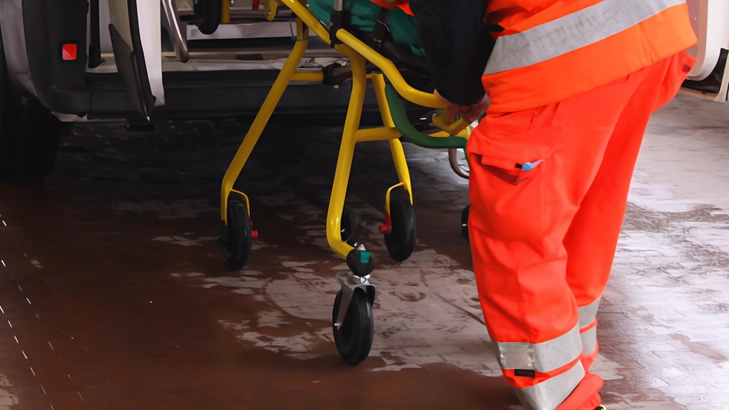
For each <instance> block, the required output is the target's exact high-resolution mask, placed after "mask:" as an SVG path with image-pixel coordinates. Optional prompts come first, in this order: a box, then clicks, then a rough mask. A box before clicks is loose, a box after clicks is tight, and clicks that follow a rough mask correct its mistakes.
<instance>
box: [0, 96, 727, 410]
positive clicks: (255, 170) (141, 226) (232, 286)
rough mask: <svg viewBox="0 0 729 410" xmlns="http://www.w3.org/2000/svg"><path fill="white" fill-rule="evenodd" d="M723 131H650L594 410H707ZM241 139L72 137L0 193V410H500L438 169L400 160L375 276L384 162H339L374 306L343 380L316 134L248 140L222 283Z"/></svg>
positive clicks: (211, 134) (334, 263) (460, 203)
mask: <svg viewBox="0 0 729 410" xmlns="http://www.w3.org/2000/svg"><path fill="white" fill-rule="evenodd" d="M727 113H729V106H726V105H719V104H713V103H708V102H700V101H696V100H692V99H688V98H686V97H679V98H678V99H677V100H675V101H673V102H672V103H671V104H670V105H669V106H668V107H667V108H665V109H664V110H663V111H661V112H659V113H658V114H656V116H655V118H654V119H653V122H652V124H651V127H650V130H649V133H648V135H647V137H646V142H645V144H644V151H643V153H642V154H641V158H640V160H639V164H638V169H637V171H636V175H635V181H634V185H633V189H632V192H631V197H630V208H629V211H628V215H627V218H626V222H625V226H624V232H623V234H622V237H621V241H620V246H619V250H618V252H617V255H616V259H615V267H614V273H613V277H612V279H611V282H610V285H609V288H608V291H607V293H606V295H605V298H604V301H603V304H602V308H601V311H600V314H599V315H598V317H599V323H600V327H599V331H598V335H599V338H600V342H601V356H600V358H599V360H598V362H597V364H596V369H595V370H596V371H597V372H598V373H600V374H601V375H602V376H603V377H604V378H605V379H606V384H605V387H604V389H603V397H604V399H605V402H606V404H607V405H608V406H609V409H610V410H618V409H714V408H716V409H719V408H726V407H727V405H729V393H726V391H727V387H726V386H727V384H728V383H729V173H727V171H726V169H729V132H728V130H729V115H727ZM244 130H245V126H244V125H242V124H238V123H236V122H230V121H228V122H222V123H207V122H196V123H172V124H162V125H161V126H160V128H159V131H158V132H156V133H151V134H135V133H127V132H126V131H124V130H123V125H120V124H89V125H83V126H78V127H76V128H74V129H73V132H69V135H68V136H67V137H66V138H64V140H63V148H62V151H61V153H60V155H59V158H58V162H57V166H56V169H55V171H54V173H53V175H52V176H51V177H50V178H49V179H48V180H47V182H46V183H45V184H44V185H42V186H22V185H21V186H18V185H7V184H6V185H0V215H2V217H1V219H2V221H3V222H2V223H0V259H2V264H0V307H2V312H0V315H1V316H2V318H0V319H2V320H0V322H2V323H5V322H7V324H2V323H0V409H13V410H24V409H48V408H53V409H55V410H65V409H69V410H81V409H125V410H126V409H330V408H331V409H373V408H377V409H410V408H413V409H419V410H424V409H447V408H458V409H514V410H515V409H519V408H520V407H519V406H518V402H517V400H516V398H515V397H514V396H513V394H512V393H511V392H510V391H509V389H508V387H507V386H506V384H505V383H504V382H503V381H502V380H501V379H500V378H499V374H500V372H499V370H498V366H497V363H496V361H495V359H494V357H493V350H492V348H491V346H490V344H489V342H488V337H487V334H486V331H485V328H484V326H483V324H482V315H481V312H480V309H479V307H478V303H477V299H476V291H475V286H474V281H473V277H472V273H471V270H470V269H471V264H470V256H469V250H468V246H467V243H466V242H465V241H464V240H463V238H462V237H461V234H460V212H461V209H462V208H463V207H464V206H465V205H466V204H467V203H468V200H467V192H466V186H467V185H466V181H464V180H460V179H459V178H458V177H456V176H455V175H454V174H453V173H452V172H451V171H450V169H449V168H448V164H447V158H446V157H445V156H444V154H443V153H440V152H433V151H424V150H421V149H417V148H414V147H412V146H408V147H407V151H408V152H409V153H410V156H409V162H410V165H411V168H412V174H413V182H414V187H415V201H416V210H417V216H418V240H419V242H418V245H417V249H416V252H415V253H414V255H413V257H412V258H411V259H410V260H408V261H407V262H405V263H402V264H395V263H392V262H391V261H390V260H389V258H388V257H387V254H386V252H385V251H384V244H383V240H382V237H381V235H380V234H379V233H378V232H377V228H378V226H379V223H380V219H381V209H382V202H383V198H384V190H385V189H386V187H387V186H389V185H388V184H389V183H391V182H393V178H394V171H393V169H392V166H391V165H390V162H389V161H390V160H389V154H388V153H387V146H386V145H384V144H380V143H375V144H370V145H367V146H362V147H360V148H359V149H358V152H357V158H356V162H355V175H354V177H353V182H352V187H351V189H350V192H349V200H348V204H349V209H350V212H351V213H352V214H353V215H354V216H355V217H356V219H357V221H358V225H357V226H358V230H359V235H360V237H361V238H362V239H363V241H364V242H365V243H366V244H367V245H368V248H369V249H371V250H372V251H373V253H374V254H375V256H376V257H377V258H378V261H379V268H378V269H377V271H375V273H374V274H373V282H375V283H376V284H377V286H378V292H379V293H378V300H377V302H376V305H375V311H374V312H375V320H376V322H375V332H376V335H375V341H374V346H373V349H372V352H371V354H370V357H369V358H368V359H367V360H366V361H365V362H364V363H362V364H361V365H359V366H357V367H349V366H347V365H345V364H343V363H342V362H341V361H340V359H339V357H338V355H337V352H336V349H335V347H334V345H333V342H332V335H331V324H330V317H331V305H332V303H333V300H334V294H335V293H336V291H337V289H338V285H337V283H336V280H335V279H334V275H335V273H336V272H337V271H339V270H342V269H344V265H343V264H342V261H341V260H339V259H338V258H337V257H335V256H334V254H333V253H332V252H331V251H330V250H329V249H328V247H327V245H326V239H325V237H324V216H325V211H326V203H327V200H328V192H329V189H330V187H329V184H330V181H331V175H332V171H333V161H334V158H335V153H336V150H337V147H338V145H337V132H336V131H337V130H336V129H332V128H311V127H309V128H302V129H297V128H294V127H291V126H277V127H272V128H271V129H270V130H269V131H268V132H267V133H266V135H265V136H264V139H263V140H262V143H261V146H260V147H259V148H257V149H256V151H255V152H254V155H253V160H252V161H253V162H252V163H251V164H250V166H249V167H247V168H246V172H245V173H244V175H243V176H242V178H241V180H240V181H239V186H240V187H241V189H244V190H246V192H247V193H249V194H250V196H251V199H252V206H253V217H254V221H255V223H256V228H257V229H258V230H259V231H260V239H259V240H258V241H257V242H256V244H255V246H254V251H253V255H252V258H251V260H250V263H249V265H248V266H247V268H246V269H244V270H242V271H240V272H229V271H227V270H226V269H225V267H224V264H223V259H222V256H221V253H220V250H219V246H218V242H217V235H218V230H217V219H216V218H217V209H218V208H217V204H216V201H217V199H216V196H217V194H218V189H219V188H218V187H219V178H220V176H221V175H222V173H223V171H224V170H225V167H226V165H227V161H228V160H229V159H230V158H231V157H232V155H233V152H234V150H235V149H236V147H237V144H238V141H239V140H240V138H241V135H242V133H243V132H244ZM6 225H7V226H6Z"/></svg>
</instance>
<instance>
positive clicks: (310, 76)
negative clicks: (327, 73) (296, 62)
mask: <svg viewBox="0 0 729 410" xmlns="http://www.w3.org/2000/svg"><path fill="white" fill-rule="evenodd" d="M291 81H308V82H311V83H320V82H322V81H324V73H322V72H321V71H316V72H310V71H297V72H295V73H294V75H293V76H292V77H291Z"/></svg>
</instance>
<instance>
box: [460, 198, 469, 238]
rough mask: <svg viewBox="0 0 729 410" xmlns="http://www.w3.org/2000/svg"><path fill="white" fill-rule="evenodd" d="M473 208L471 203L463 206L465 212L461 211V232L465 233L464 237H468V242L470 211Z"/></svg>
mask: <svg viewBox="0 0 729 410" xmlns="http://www.w3.org/2000/svg"><path fill="white" fill-rule="evenodd" d="M470 210H471V205H468V206H467V207H465V208H463V212H461V233H462V234H463V238H464V239H466V241H467V242H468V212H469V211H470Z"/></svg>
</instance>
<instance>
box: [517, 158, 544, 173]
mask: <svg viewBox="0 0 729 410" xmlns="http://www.w3.org/2000/svg"><path fill="white" fill-rule="evenodd" d="M541 163H542V160H541V159H540V160H539V161H535V162H527V163H525V164H524V165H522V166H521V170H522V171H531V170H533V169H534V168H536V167H537V166H538V165H539V164H541Z"/></svg>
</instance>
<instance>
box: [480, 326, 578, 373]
mask: <svg viewBox="0 0 729 410" xmlns="http://www.w3.org/2000/svg"><path fill="white" fill-rule="evenodd" d="M493 343H494V347H495V348H496V357H497V359H498V360H499V365H500V366H501V368H502V369H505V370H507V369H508V370H516V369H523V370H536V371H538V372H540V373H547V372H551V371H553V370H556V369H559V368H560V367H562V366H566V365H568V364H570V363H571V362H572V361H573V360H575V359H577V358H578V357H579V356H580V353H581V352H582V339H581V338H580V329H579V327H578V325H575V327H574V328H572V329H571V330H570V331H569V332H567V333H565V334H563V335H562V336H559V337H557V338H555V339H552V340H547V341H546V342H542V343H534V344H532V343H521V342H497V341H494V342H493Z"/></svg>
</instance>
